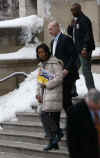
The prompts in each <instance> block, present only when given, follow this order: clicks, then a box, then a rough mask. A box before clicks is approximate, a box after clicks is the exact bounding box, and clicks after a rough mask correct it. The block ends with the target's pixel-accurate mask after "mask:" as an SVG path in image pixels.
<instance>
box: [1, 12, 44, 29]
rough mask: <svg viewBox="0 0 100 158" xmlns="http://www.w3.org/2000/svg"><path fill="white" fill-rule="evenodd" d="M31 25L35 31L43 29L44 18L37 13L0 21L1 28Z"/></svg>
mask: <svg viewBox="0 0 100 158" xmlns="http://www.w3.org/2000/svg"><path fill="white" fill-rule="evenodd" d="M20 27H31V28H32V29H33V32H36V31H37V30H41V28H42V27H43V19H42V18H40V17H39V16H37V15H30V16H26V17H20V18H16V19H11V20H5V21H0V28H20Z"/></svg>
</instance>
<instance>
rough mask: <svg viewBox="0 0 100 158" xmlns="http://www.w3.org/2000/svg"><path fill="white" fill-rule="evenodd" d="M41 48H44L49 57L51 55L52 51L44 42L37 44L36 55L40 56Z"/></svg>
mask: <svg viewBox="0 0 100 158" xmlns="http://www.w3.org/2000/svg"><path fill="white" fill-rule="evenodd" d="M39 48H42V49H44V51H45V52H46V53H47V54H48V57H50V56H51V52H50V50H49V47H48V46H47V45H46V44H45V43H42V44H40V45H39V46H37V48H36V56H37V58H39V56H38V49H39Z"/></svg>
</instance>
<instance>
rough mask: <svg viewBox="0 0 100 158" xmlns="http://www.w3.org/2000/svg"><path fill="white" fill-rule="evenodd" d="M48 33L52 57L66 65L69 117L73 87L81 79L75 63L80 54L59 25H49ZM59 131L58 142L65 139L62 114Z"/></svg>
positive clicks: (64, 98)
mask: <svg viewBox="0 0 100 158" xmlns="http://www.w3.org/2000/svg"><path fill="white" fill-rule="evenodd" d="M48 31H49V34H50V35H51V36H53V38H54V39H53V40H52V41H51V52H52V55H54V56H56V57H57V58H58V59H60V60H62V61H63V63H64V70H63V75H64V80H63V108H64V110H65V112H66V115H68V109H69V107H71V106H72V95H71V90H72V85H73V83H74V82H75V81H76V80H77V79H78V78H79V75H78V71H77V67H76V64H75V61H76V60H77V57H78V53H77V52H76V49H75V47H74V44H73V40H72V38H71V37H69V36H67V35H65V34H63V33H61V30H60V26H59V23H57V22H56V21H52V22H50V23H49V25H48ZM57 122H59V125H58V126H59V130H58V131H57V141H60V140H61V138H62V137H63V132H62V130H61V128H60V113H59V115H58V121H57Z"/></svg>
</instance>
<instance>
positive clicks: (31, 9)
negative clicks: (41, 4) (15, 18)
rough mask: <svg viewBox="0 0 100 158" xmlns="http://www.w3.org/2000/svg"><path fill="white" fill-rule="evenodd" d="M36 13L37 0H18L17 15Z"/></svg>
mask: <svg viewBox="0 0 100 158" xmlns="http://www.w3.org/2000/svg"><path fill="white" fill-rule="evenodd" d="M32 14H37V0H34V1H32V0H19V16H20V17H24V16H28V15H32Z"/></svg>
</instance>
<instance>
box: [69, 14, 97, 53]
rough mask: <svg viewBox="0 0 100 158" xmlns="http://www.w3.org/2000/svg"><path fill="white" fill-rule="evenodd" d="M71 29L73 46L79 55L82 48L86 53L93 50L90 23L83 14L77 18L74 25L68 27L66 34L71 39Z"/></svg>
mask: <svg viewBox="0 0 100 158" xmlns="http://www.w3.org/2000/svg"><path fill="white" fill-rule="evenodd" d="M73 28H74V29H75V46H76V49H77V50H78V52H79V53H80V52H81V50H82V49H83V48H86V49H87V51H88V52H92V50H94V49H95V43H94V37H93V30H92V23H91V21H90V19H89V18H88V17H87V16H85V15H84V14H83V13H81V14H80V16H79V17H78V19H77V21H76V24H75V25H69V26H68V29H67V32H68V34H69V35H71V36H72V37H73Z"/></svg>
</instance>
